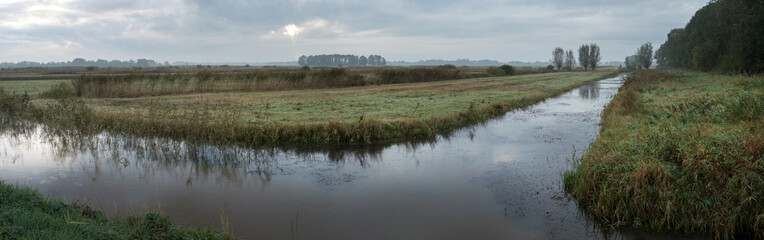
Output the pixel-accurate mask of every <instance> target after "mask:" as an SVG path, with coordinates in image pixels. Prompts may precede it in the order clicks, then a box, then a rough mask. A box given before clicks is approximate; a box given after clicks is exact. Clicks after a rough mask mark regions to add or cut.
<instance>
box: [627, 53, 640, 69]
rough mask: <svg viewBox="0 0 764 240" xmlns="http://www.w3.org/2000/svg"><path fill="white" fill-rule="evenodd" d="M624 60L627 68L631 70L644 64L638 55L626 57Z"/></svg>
mask: <svg viewBox="0 0 764 240" xmlns="http://www.w3.org/2000/svg"><path fill="white" fill-rule="evenodd" d="M624 62H625V64H626V68H627V69H629V70H637V69H639V68H640V67H641V66H642V65H641V64H640V63H639V56H637V55H631V56H628V57H626V59H624Z"/></svg>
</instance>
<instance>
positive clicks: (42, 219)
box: [0, 182, 232, 240]
mask: <svg viewBox="0 0 764 240" xmlns="http://www.w3.org/2000/svg"><path fill="white" fill-rule="evenodd" d="M0 238H2V239H73V240H74V239H231V238H232V237H230V236H229V235H228V234H225V233H221V232H220V231H214V230H210V229H207V228H203V227H199V228H195V229H188V228H185V227H180V226H177V225H173V224H171V223H170V220H169V218H167V217H166V216H164V215H162V214H161V213H159V212H157V213H147V214H143V215H140V216H127V217H123V218H111V219H110V218H107V217H106V216H104V214H103V213H102V212H99V211H95V210H93V209H91V208H89V207H87V206H76V205H71V204H66V203H64V202H62V201H61V200H56V199H51V198H47V197H45V196H43V195H42V194H40V193H38V192H37V191H36V190H32V189H29V188H25V187H18V186H13V185H9V184H6V183H2V182H0Z"/></svg>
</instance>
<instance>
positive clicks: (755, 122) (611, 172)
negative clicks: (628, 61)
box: [564, 70, 764, 239]
mask: <svg viewBox="0 0 764 240" xmlns="http://www.w3.org/2000/svg"><path fill="white" fill-rule="evenodd" d="M685 74H687V75H685ZM702 78H707V79H711V78H717V79H722V80H715V81H728V80H727V79H729V81H730V82H732V84H740V85H741V87H740V88H741V89H745V90H743V91H739V92H733V93H732V94H730V93H721V94H718V95H711V96H710V97H709V95H708V91H709V90H708V89H705V88H711V87H709V86H707V85H704V84H706V83H703V82H702ZM733 78H737V79H733ZM761 78H762V77H761V76H743V75H735V76H728V75H716V74H712V73H701V72H694V71H687V70H671V71H654V70H652V71H648V70H640V71H637V72H634V73H632V74H631V76H630V77H629V78H627V79H626V82H625V83H624V85H623V86H622V87H621V88H620V89H619V92H618V94H617V95H616V96H615V97H614V98H613V100H612V101H611V102H610V103H609V104H608V105H607V106H606V107H605V109H604V110H603V114H602V124H601V125H602V128H601V129H600V134H599V135H600V136H599V137H598V138H597V139H596V140H595V142H593V143H592V144H591V145H590V146H589V148H588V150H587V152H586V153H585V154H584V155H583V156H582V157H581V158H580V159H575V161H574V162H576V163H577V166H575V167H574V169H572V170H569V171H567V172H565V173H564V187H565V190H566V191H567V192H568V193H569V194H570V196H572V197H573V198H574V199H576V200H577V201H578V203H579V205H580V206H581V207H582V209H584V210H585V211H586V212H587V214H590V215H592V216H593V217H594V218H595V219H597V221H599V222H600V223H602V224H604V225H605V226H607V227H610V228H636V229H644V230H647V231H651V232H668V233H674V234H692V235H695V234H702V235H707V236H710V237H714V238H725V239H729V238H736V237H740V238H756V239H764V204H760V203H758V204H757V203H756V202H757V201H760V199H757V198H760V196H762V195H764V191H762V189H764V179H762V176H764V175H763V174H762V171H764V170H763V169H764V164H762V163H764V155H762V152H764V151H762V149H764V131H763V130H762V129H764V127H762V126H764V118H762V117H761V115H762V112H763V110H762V109H764V107H761V106H762V105H764V94H762V93H761V91H760V90H754V91H753V92H751V90H750V89H761V88H762V87H761V85H762V84H761V83H762V82H764V81H761ZM741 79H742V80H741ZM746 79H748V80H746ZM750 79H753V80H750ZM662 82H670V84H676V85H674V86H677V87H680V89H681V87H687V88H689V89H690V90H684V91H685V92H676V93H673V94H672V96H673V97H676V96H680V99H683V100H685V101H684V102H680V103H678V104H676V105H673V106H672V108H671V109H668V110H666V111H665V112H668V114H669V116H668V117H665V116H661V115H658V116H656V115H655V112H660V111H658V110H655V109H651V107H654V106H660V105H658V104H656V103H655V102H652V103H647V102H645V100H644V97H642V96H641V95H642V94H648V93H650V92H651V91H660V90H666V89H671V88H670V87H665V88H664V87H656V86H657V84H660V83H662ZM692 84H695V85H692ZM746 84H747V85H750V86H755V87H749V86H747V85H746ZM698 86H699V87H698ZM730 86H731V85H730ZM656 89H657V90H656ZM669 91H670V90H669ZM687 91H695V92H693V93H687ZM704 91H705V92H704ZM755 91H759V92H755ZM740 92H742V93H740ZM737 93H740V95H735V94H737ZM693 94H694V95H693ZM704 94H705V95H704ZM664 96H667V95H664ZM687 96H690V97H687ZM740 96H743V97H742V98H738V97H740ZM725 97H726V98H725ZM709 99H711V101H709ZM662 100H664V99H662ZM658 101H660V100H658ZM667 101H669V100H667ZM751 103H753V105H750V104H751ZM757 103H758V104H757ZM651 104H652V105H651ZM661 104H663V102H661ZM709 104H710V106H709ZM696 105H697V106H696ZM714 105H718V106H722V107H724V109H726V112H725V111H721V112H722V113H711V114H709V112H710V111H712V110H714V107H717V106H714ZM755 105H758V106H759V107H756V106H755ZM736 108H737V109H736ZM698 109H700V110H698ZM718 109H720V108H718ZM696 110H698V111H700V112H695V111H696ZM661 111H662V110H661ZM691 111H692V113H683V112H691ZM724 113H729V114H726V115H725V114H724ZM733 113H735V114H737V115H735V114H733ZM741 113H744V114H741ZM671 114H674V115H673V118H671V117H672V115H671ZM683 114H684V115H683ZM692 114H695V115H692ZM714 114H718V115H720V116H715V115H714ZM709 115H710V116H709ZM743 115H745V116H743ZM664 117H665V118H664ZM661 119H670V120H666V121H665V122H662V121H661ZM688 119H690V120H688ZM698 119H700V120H698ZM708 119H716V120H708ZM719 119H721V120H719ZM672 121H673V122H672ZM677 121H683V122H680V123H677ZM694 121H697V122H694ZM682 124H685V125H692V124H696V125H697V126H696V125H692V126H690V127H687V126H684V125H682ZM713 124H717V125H721V126H720V127H718V126H712V125H713ZM757 126H758V127H757ZM704 127H706V128H704ZM716 127H718V128H719V129H716ZM709 129H711V130H709ZM709 132H710V133H709ZM717 133H721V134H722V135H723V134H729V133H732V134H729V136H728V137H729V138H731V139H716V138H712V137H710V136H714V135H713V134H717ZM656 134H657V135H656ZM661 134H662V135H661ZM666 140H669V141H666ZM685 145H687V146H695V147H696V148H692V147H690V148H685V147H684V146H685ZM714 146H716V147H718V148H716V149H711V148H709V147H714ZM698 149H700V150H698ZM703 149H705V150H703ZM757 149H758V150H757ZM664 150H666V151H669V152H671V153H673V154H668V153H666V151H664ZM701 151H706V152H701ZM714 151H716V152H714ZM640 153H644V154H640ZM650 154H652V155H650ZM757 155H758V156H757ZM619 157H620V158H619ZM731 159H736V160H737V161H736V162H732V163H730V161H734V160H731ZM740 162H744V163H745V164H744V165H743V164H739V163H740ZM730 164H731V165H732V166H727V167H725V166H726V165H730ZM757 172H758V173H757ZM693 177H694V178H695V179H693ZM735 186H737V188H736V187H735ZM709 201H710V202H709Z"/></svg>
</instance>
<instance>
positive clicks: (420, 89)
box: [0, 71, 612, 146]
mask: <svg viewBox="0 0 764 240" xmlns="http://www.w3.org/2000/svg"><path fill="white" fill-rule="evenodd" d="M608 75H612V72H610V71H596V72H595V71H590V72H565V73H548V74H533V75H524V76H512V77H488V78H477V79H464V80H450V81H437V82H424V83H407V84H386V85H374V86H364V87H351V88H340V89H311V90H292V91H270V92H239V93H206V94H189V95H169V96H155V97H137V98H71V97H60V98H56V99H35V98H32V100H31V101H28V102H24V103H23V104H15V105H14V104H6V105H9V106H12V107H5V108H8V109H23V110H16V111H17V112H20V113H19V114H20V115H23V116H26V117H28V118H31V119H34V120H37V121H40V122H43V123H46V124H48V125H52V126H58V127H61V128H62V129H78V130H83V131H102V130H108V131H112V132H119V133H127V134H133V135H139V136H162V137H169V138H173V139H178V140H186V141H189V142H205V143H212V144H225V145H228V144H236V145H245V146H262V145H281V146H283V145H290V144H294V145H305V144H310V145H327V144H369V143H390V142H397V141H409V140H427V139H432V138H434V137H435V136H437V135H438V134H448V133H450V132H451V131H453V130H455V129H457V128H461V127H465V126H469V125H473V124H477V123H480V122H482V121H486V120H489V119H491V118H494V117H497V116H500V115H501V114H504V113H505V112H507V111H509V110H512V109H517V108H521V107H525V106H529V105H531V104H533V103H536V102H539V101H541V100H543V99H546V98H548V97H551V96H555V95H558V94H561V93H564V92H566V91H568V90H570V89H573V88H575V87H577V86H581V85H583V84H586V83H588V82H591V81H593V80H596V79H600V78H603V77H605V76H608ZM57 86H58V85H57ZM56 89H58V90H56ZM69 91H70V90H69ZM64 92H67V90H63V88H55V89H53V90H52V91H46V92H45V93H43V95H50V96H58V95H61V96H65V95H67V94H60V93H64ZM6 95H7V94H6ZM8 99H11V98H10V97H9V98H8ZM19 99H21V98H19ZM14 101H15V100H12V101H10V102H14ZM0 102H1V101H0Z"/></svg>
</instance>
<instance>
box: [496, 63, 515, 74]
mask: <svg viewBox="0 0 764 240" xmlns="http://www.w3.org/2000/svg"><path fill="white" fill-rule="evenodd" d="M499 68H501V70H503V71H504V73H506V74H507V75H515V67H513V66H510V65H507V64H504V65H501V67H499Z"/></svg>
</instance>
